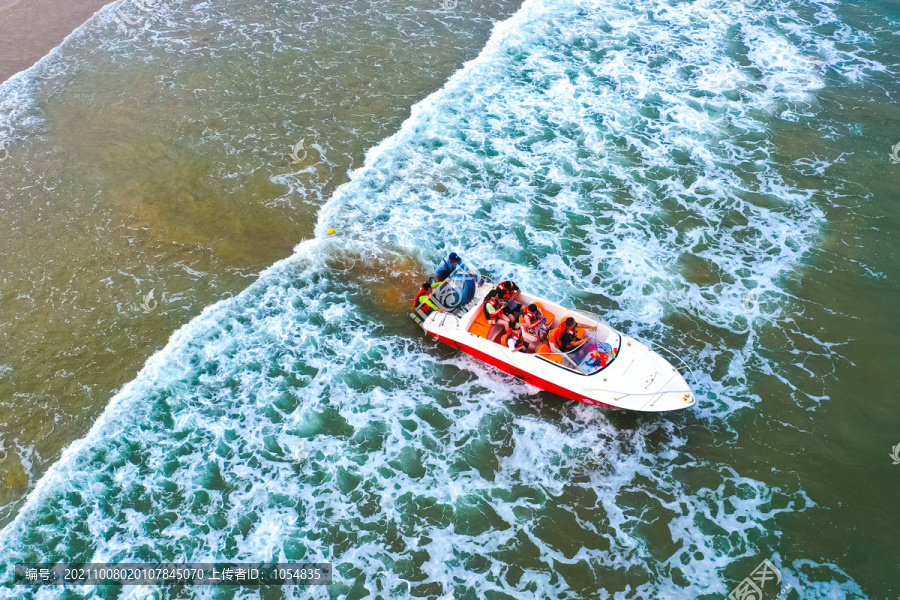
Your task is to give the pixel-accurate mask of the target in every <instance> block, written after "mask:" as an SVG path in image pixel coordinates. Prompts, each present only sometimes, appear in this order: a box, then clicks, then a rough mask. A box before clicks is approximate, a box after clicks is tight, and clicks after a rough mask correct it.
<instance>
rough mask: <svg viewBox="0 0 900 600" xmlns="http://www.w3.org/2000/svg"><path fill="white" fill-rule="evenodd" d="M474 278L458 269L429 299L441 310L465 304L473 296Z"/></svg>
mask: <svg viewBox="0 0 900 600" xmlns="http://www.w3.org/2000/svg"><path fill="white" fill-rule="evenodd" d="M476 287H477V282H476V278H475V276H473V275H469V274H468V273H466V272H462V273H461V272H460V270H459V269H457V270H456V272H455V273H453V274H452V275H450V277H449V278H448V279H447V281H445V282H444V284H443V285H442V286H441V287H439V288H437V289H435V290H434V292H432V294H431V301H432V302H434V303H435V304H437V305H438V306H439V307H441V308H442V309H443V310H450V309H453V308H458V307H460V306H465V305H466V304H468V303H469V302H471V300H472V298H474V297H475V288H476Z"/></svg>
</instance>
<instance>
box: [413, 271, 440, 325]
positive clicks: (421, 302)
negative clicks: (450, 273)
mask: <svg viewBox="0 0 900 600" xmlns="http://www.w3.org/2000/svg"><path fill="white" fill-rule="evenodd" d="M439 285H441V284H440V282H438V281H434V278H433V277H432V278H431V279H429V280H428V281H426V282H425V283H423V284H422V287H421V288H419V291H418V292H417V293H416V298H415V300H414V302H415V305H416V310H417V311H419V312H421V313H422V314H423V316H426V317H427V316H428V315H430V314H431V313H432V312H434V311H438V312H440V310H441V309H439V308H438V307H437V306H435V304H434V302H432V301H431V298H430V296H431V292H432V291H434V288H436V287H438V286H439Z"/></svg>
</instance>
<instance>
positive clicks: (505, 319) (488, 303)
mask: <svg viewBox="0 0 900 600" xmlns="http://www.w3.org/2000/svg"><path fill="white" fill-rule="evenodd" d="M506 304H507V301H506V300H504V299H502V298H501V297H500V293H499V292H498V291H497V290H496V289H493V290H491V291H490V292H488V293H487V296H485V299H484V304H483V305H482V306H481V310H482V311H483V312H484V318H485V319H486V320H487V322H488V325H502V326H503V330H504V331H509V327H510V324H511V323H512V318H511V317H510V316H509V315H508V314H507V313H506V312H504V309H505V308H506Z"/></svg>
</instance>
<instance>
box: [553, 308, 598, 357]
mask: <svg viewBox="0 0 900 600" xmlns="http://www.w3.org/2000/svg"><path fill="white" fill-rule="evenodd" d="M584 329H597V328H596V327H588V326H584V328H582V326H581V325H579V324H578V323H576V322H575V319H573V318H572V317H568V318H567V319H566V320H565V321H563V324H562V327H560V332H559V338H558V340H559V343H558V344H557V348H559V351H560V352H565V353H569V352H573V351H575V350H577V349H578V348H580V347H581V345H582V344H583V343H584V342H585V340H586V339H587V338H585V337H584Z"/></svg>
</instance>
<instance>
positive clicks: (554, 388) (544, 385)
mask: <svg viewBox="0 0 900 600" xmlns="http://www.w3.org/2000/svg"><path fill="white" fill-rule="evenodd" d="M428 335H430V336H431V337H433V338H435V339H437V340H440V341H442V342H444V343H445V344H447V345H448V346H453V347H454V348H457V349H459V350H462V351H463V352H465V353H466V354H470V355H472V356H474V357H475V358H477V359H478V360H480V361H482V362H485V363H487V364H489V365H491V366H492V367H496V368H498V369H500V370H501V371H504V372H506V373H509V374H510V375H512V376H513V377H517V378H519V379H521V380H522V381H526V382H528V383H530V384H531V385H533V386H535V387H539V388H541V389H542V390H545V391H548V392H550V393H551V394H556V395H557V396H562V397H563V398H567V399H569V400H575V401H576V402H583V403H585V404H591V405H593V406H600V407H603V408H612V409H615V410H619V408H618V407H616V406H610V405H609V404H604V403H603V402H600V401H598V400H592V399H590V398H587V397H585V396H582V395H581V394H577V393H575V392H573V391H572V390H567V389H566V388H564V387H561V386H558V385H556V384H555V383H551V382H549V381H547V380H546V379H541V378H540V377H538V376H536V375H534V374H532V373H528V372H526V371H522V370H521V369H517V368H515V367H514V366H512V365H510V364H508V363H505V362H503V361H502V360H498V359H496V358H494V357H493V356H491V355H490V354H485V353H484V352H481V351H480V350H476V349H475V348H472V347H471V346H466V345H465V344H461V343H459V342H457V341H456V340H451V339H450V338H445V337H443V336H441V335H437V334H436V333H432V332H430V331H429V332H428Z"/></svg>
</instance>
